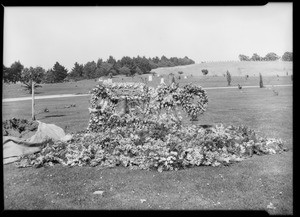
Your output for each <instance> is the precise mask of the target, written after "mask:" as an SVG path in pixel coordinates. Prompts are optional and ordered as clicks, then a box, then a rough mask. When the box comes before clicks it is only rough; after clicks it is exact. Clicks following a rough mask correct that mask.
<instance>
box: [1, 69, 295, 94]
mask: <svg viewBox="0 0 300 217" xmlns="http://www.w3.org/2000/svg"><path fill="white" fill-rule="evenodd" d="M176 76H177V77H176V78H177V79H176V81H177V82H179V83H180V84H181V85H184V84H187V83H196V84H199V85H201V86H202V87H224V86H225V87H226V86H227V80H226V78H225V77H223V76H218V77H213V76H193V77H191V76H188V77H187V79H184V76H181V79H180V80H179V79H178V75H176ZM141 77H142V78H147V79H148V77H149V75H141V76H135V77H133V78H132V77H125V76H116V77H114V78H113V81H114V82H142V80H141ZM104 79H105V78H104ZM160 80H161V78H160V77H157V76H154V77H153V80H152V81H151V82H149V83H148V84H149V85H150V86H157V85H158V84H159V83H160ZM164 81H165V82H166V83H170V82H171V76H167V75H165V76H164ZM263 82H264V85H277V84H292V80H291V77H290V76H281V77H277V76H266V77H263ZM97 84H98V81H97V80H96V81H95V79H91V80H82V81H78V82H67V83H59V84H42V88H38V89H37V90H36V91H35V92H36V96H42V95H57V94H82V93H88V92H89V91H90V90H91V89H92V88H93V87H94V86H96V85H97ZM238 84H240V85H242V86H259V77H258V76H256V77H249V78H248V79H247V80H246V79H245V77H241V76H232V82H231V86H237V85H238ZM28 96H31V94H29V93H28V92H26V91H24V88H23V87H22V85H21V84H4V85H3V98H14V97H28Z"/></svg>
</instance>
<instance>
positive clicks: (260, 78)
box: [259, 73, 264, 88]
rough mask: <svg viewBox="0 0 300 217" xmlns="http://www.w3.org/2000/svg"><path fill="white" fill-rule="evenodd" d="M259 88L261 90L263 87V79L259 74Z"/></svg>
mask: <svg viewBox="0 0 300 217" xmlns="http://www.w3.org/2000/svg"><path fill="white" fill-rule="evenodd" d="M259 87H260V88H263V87H264V83H263V78H262V75H261V73H259Z"/></svg>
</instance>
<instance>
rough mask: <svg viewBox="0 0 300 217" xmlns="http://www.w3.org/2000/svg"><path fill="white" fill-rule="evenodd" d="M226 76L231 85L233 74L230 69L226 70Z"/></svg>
mask: <svg viewBox="0 0 300 217" xmlns="http://www.w3.org/2000/svg"><path fill="white" fill-rule="evenodd" d="M226 78H227V84H228V86H230V85H231V74H230V73H229V71H228V70H227V72H226Z"/></svg>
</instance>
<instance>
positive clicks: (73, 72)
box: [69, 62, 83, 78]
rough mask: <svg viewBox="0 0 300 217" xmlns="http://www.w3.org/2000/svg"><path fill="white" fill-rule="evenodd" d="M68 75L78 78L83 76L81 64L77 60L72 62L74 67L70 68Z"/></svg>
mask: <svg viewBox="0 0 300 217" xmlns="http://www.w3.org/2000/svg"><path fill="white" fill-rule="evenodd" d="M69 76H70V77H71V78H80V77H82V76H83V65H82V64H78V63H77V62H76V63H75V64H74V68H73V69H72V70H71V72H70V74H69Z"/></svg>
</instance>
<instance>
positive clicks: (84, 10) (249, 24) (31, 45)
mask: <svg viewBox="0 0 300 217" xmlns="http://www.w3.org/2000/svg"><path fill="white" fill-rule="evenodd" d="M292 13H293V5H292V3H268V4H267V5H265V6H218V7H216V6H191V7H188V6H176V7H175V6H173V7H171V6H166V7H162V6H159V7H129V6H126V7H99V6H98V7H96V6H95V7H5V8H4V38H3V39H4V42H3V43H4V49H3V57H4V58H3V64H4V65H5V66H7V67H8V66H10V65H11V64H12V63H13V62H15V61H20V62H21V63H22V64H23V65H24V66H25V67H30V66H32V67H36V66H42V67H43V68H45V69H46V70H47V69H50V68H52V67H53V65H54V64H55V63H56V62H59V63H60V64H62V65H63V66H65V67H66V68H67V69H68V70H71V69H72V68H73V66H74V63H75V62H78V63H80V64H85V63H87V62H88V61H93V60H94V61H95V62H96V61H97V60H98V59H99V58H102V59H103V60H107V59H108V57H109V55H112V56H113V57H114V58H116V59H121V58H122V57H123V56H130V57H136V56H138V55H139V56H145V57H147V58H148V57H155V56H158V57H161V56H162V55H165V56H166V57H168V58H170V57H185V56H188V57H189V58H191V59H193V60H194V61H195V62H196V63H200V62H202V61H227V60H238V55H239V54H245V55H247V56H250V57H251V56H252V54H253V53H257V54H259V55H260V56H265V55H266V54H267V53H269V52H275V53H276V54H278V55H279V56H282V55H283V53H284V52H286V51H291V52H292V51H293V50H292V48H293V38H292V34H293V28H292V25H293V18H292Z"/></svg>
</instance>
